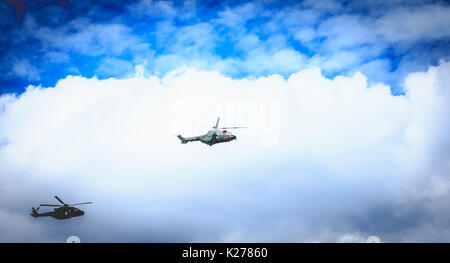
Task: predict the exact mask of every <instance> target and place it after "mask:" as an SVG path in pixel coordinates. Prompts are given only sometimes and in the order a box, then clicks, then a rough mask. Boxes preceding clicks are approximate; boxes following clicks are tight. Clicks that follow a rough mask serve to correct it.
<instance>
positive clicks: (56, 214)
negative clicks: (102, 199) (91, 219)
mask: <svg viewBox="0 0 450 263" xmlns="http://www.w3.org/2000/svg"><path fill="white" fill-rule="evenodd" d="M55 198H56V200H58V201H59V202H60V203H61V204H62V205H48V204H41V205H40V206H52V207H57V208H54V210H53V211H52V212H46V213H41V214H39V213H38V212H37V211H38V210H39V208H40V207H38V208H37V209H34V207H32V208H31V210H32V213H31V214H30V215H32V216H33V217H43V216H51V217H53V218H56V219H60V220H62V219H68V218H71V217H76V216H82V215H84V211H81V210H80V209H78V208H75V207H74V206H76V205H85V204H92V202H86V203H78V204H71V205H68V204H66V203H64V202H63V201H62V200H61V199H59V197H57V196H56V195H55Z"/></svg>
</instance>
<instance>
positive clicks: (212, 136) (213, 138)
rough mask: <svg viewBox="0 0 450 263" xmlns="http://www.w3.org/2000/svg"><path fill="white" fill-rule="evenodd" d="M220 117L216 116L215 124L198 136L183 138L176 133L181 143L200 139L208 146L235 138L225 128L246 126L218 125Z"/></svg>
mask: <svg viewBox="0 0 450 263" xmlns="http://www.w3.org/2000/svg"><path fill="white" fill-rule="evenodd" d="M219 120H220V118H217V122H216V125H214V126H213V127H212V130H209V131H208V132H207V133H206V134H204V135H200V136H193V137H187V138H184V137H183V136H181V135H177V137H178V139H180V141H181V143H183V144H186V143H188V142H195V141H200V142H202V143H204V144H207V145H209V146H213V145H214V144H216V143H222V142H230V141H233V140H236V136H235V135H233V134H231V132H229V131H227V129H240V128H246V127H218V126H219Z"/></svg>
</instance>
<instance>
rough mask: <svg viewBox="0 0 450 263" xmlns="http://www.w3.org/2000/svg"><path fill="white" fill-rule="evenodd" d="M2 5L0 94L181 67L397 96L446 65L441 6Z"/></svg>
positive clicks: (432, 3)
mask: <svg viewBox="0 0 450 263" xmlns="http://www.w3.org/2000/svg"><path fill="white" fill-rule="evenodd" d="M20 2H24V3H25V7H26V9H24V15H23V16H22V17H18V16H17V15H18V14H19V12H18V10H17V9H15V8H14V7H13V6H12V5H10V4H8V3H7V2H5V1H2V2H1V3H0V8H1V12H2V21H1V31H2V37H1V39H0V41H1V42H0V43H1V46H2V47H3V48H2V51H1V56H0V58H1V60H0V73H1V74H0V75H1V77H0V87H1V91H0V92H1V93H12V92H15V93H21V92H23V91H24V87H26V86H27V85H28V84H34V85H38V84H42V85H43V86H46V87H48V86H54V85H55V83H56V81H57V80H59V79H60V78H63V77H65V76H66V75H82V76H86V77H91V76H93V75H96V76H98V77H99V78H108V77H115V78H124V77H128V76H130V75H131V74H132V73H133V72H134V66H135V65H138V64H144V65H145V72H146V74H157V75H164V74H165V73H167V72H168V71H171V70H174V69H176V68H179V67H180V66H182V65H186V66H188V67H189V66H194V67H197V68H199V69H206V70H217V71H219V72H221V73H224V74H226V75H227V76H231V77H234V78H244V77H259V76H267V75H270V74H281V75H283V76H284V77H288V76H289V75H290V74H292V73H295V72H297V71H299V70H301V69H305V68H307V67H310V66H311V65H315V66H320V67H321V68H322V69H323V71H324V74H325V75H326V76H328V77H333V76H336V75H337V74H344V75H349V74H353V73H354V72H356V71H361V72H363V73H364V74H365V75H366V76H368V79H369V81H370V82H373V83H376V82H383V83H386V84H389V85H391V86H392V90H393V93H394V94H398V93H401V92H402V82H403V80H404V78H405V76H406V75H407V74H408V73H410V72H414V71H419V70H425V69H427V67H429V66H432V65H434V66H436V65H437V64H438V62H439V59H448V52H447V51H448V49H449V43H450V42H449V40H450V39H449V34H450V32H448V28H449V23H450V22H449V19H448V18H447V17H448V12H449V8H450V7H449V6H448V5H447V4H446V3H445V2H444V1H442V2H440V1H406V2H405V1H389V3H386V2H385V1H345V2H341V1H258V2H242V1H219V2H214V1H150V0H148V1H130V2H128V4H127V5H125V4H123V3H121V4H118V3H116V2H115V1H68V3H69V6H68V7H67V6H66V5H60V4H58V1H43V2H40V1H25V0H24V1H20Z"/></svg>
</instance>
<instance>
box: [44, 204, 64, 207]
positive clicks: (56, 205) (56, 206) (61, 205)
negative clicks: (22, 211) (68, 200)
mask: <svg viewBox="0 0 450 263" xmlns="http://www.w3.org/2000/svg"><path fill="white" fill-rule="evenodd" d="M40 206H53V207H60V206H63V205H47V204H40Z"/></svg>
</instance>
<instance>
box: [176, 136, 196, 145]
mask: <svg viewBox="0 0 450 263" xmlns="http://www.w3.org/2000/svg"><path fill="white" fill-rule="evenodd" d="M177 137H178V139H180V141H181V143H183V144H185V143H188V142H195V141H199V140H200V137H201V136H194V137H188V138H184V137H183V136H181V135H178V136H177Z"/></svg>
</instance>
